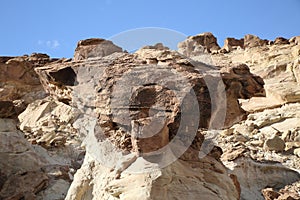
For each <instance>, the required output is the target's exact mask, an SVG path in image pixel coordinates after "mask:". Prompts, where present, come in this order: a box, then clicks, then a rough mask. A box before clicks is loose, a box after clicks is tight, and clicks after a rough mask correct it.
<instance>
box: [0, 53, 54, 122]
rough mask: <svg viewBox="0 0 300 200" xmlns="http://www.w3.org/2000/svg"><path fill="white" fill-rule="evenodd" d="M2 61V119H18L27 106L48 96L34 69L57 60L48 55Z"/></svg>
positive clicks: (0, 113)
mask: <svg viewBox="0 0 300 200" xmlns="http://www.w3.org/2000/svg"><path fill="white" fill-rule="evenodd" d="M0 60H1V62H0V82H1V84H0V117H3V118H6V117H16V116H17V115H18V114H19V113H21V112H22V111H23V110H24V109H25V108H26V105H27V104H29V103H31V102H33V101H34V100H35V99H39V98H44V97H45V95H46V93H45V91H44V90H43V88H42V86H41V84H40V80H39V78H38V75H37V74H36V73H35V71H34V68H35V67H39V66H43V65H45V64H46V63H50V62H53V61H55V60H53V59H50V58H49V56H48V55H46V54H32V55H31V56H20V57H5V58H2V59H0Z"/></svg>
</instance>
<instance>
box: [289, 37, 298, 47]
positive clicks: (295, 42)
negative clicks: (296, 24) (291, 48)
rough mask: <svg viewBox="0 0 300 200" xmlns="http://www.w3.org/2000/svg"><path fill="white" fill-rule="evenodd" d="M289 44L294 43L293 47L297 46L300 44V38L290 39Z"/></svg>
mask: <svg viewBox="0 0 300 200" xmlns="http://www.w3.org/2000/svg"><path fill="white" fill-rule="evenodd" d="M289 43H294V44H295V45H299V44H300V36H295V37H292V38H291V39H289Z"/></svg>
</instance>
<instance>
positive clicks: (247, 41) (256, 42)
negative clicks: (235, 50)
mask: <svg viewBox="0 0 300 200" xmlns="http://www.w3.org/2000/svg"><path fill="white" fill-rule="evenodd" d="M268 43H269V41H268V40H262V39H260V38H259V37H257V36H255V35H251V34H248V35H245V37H244V47H245V48H253V47H260V46H264V45H267V44H268Z"/></svg>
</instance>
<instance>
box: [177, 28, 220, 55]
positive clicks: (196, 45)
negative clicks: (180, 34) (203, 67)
mask: <svg viewBox="0 0 300 200" xmlns="http://www.w3.org/2000/svg"><path fill="white" fill-rule="evenodd" d="M219 49H220V46H219V45H218V43H217V38H216V37H215V36H214V35H213V34H212V33H202V34H199V35H195V36H190V37H188V38H187V39H186V40H185V41H183V42H180V43H179V44H178V52H179V53H182V54H183V55H186V56H188V57H193V56H198V55H199V54H203V53H211V52H217V51H218V50H219Z"/></svg>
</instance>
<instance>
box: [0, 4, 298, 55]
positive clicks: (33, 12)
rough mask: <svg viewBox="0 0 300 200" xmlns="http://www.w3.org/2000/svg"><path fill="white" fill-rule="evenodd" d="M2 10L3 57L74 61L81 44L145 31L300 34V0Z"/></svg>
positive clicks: (0, 52)
mask: <svg viewBox="0 0 300 200" xmlns="http://www.w3.org/2000/svg"><path fill="white" fill-rule="evenodd" d="M0 6H1V12H0V24H1V29H0V30H1V33H0V36H1V37H0V55H12V56H14V55H23V54H31V53H32V52H43V53H47V54H49V55H50V56H52V57H72V56H73V52H74V49H75V47H76V44H77V41H78V40H80V39H85V38H91V37H100V38H111V37H112V36H113V35H116V34H118V33H120V32H123V31H126V30H130V29H135V28H142V27H161V28H166V29H172V30H176V31H179V32H181V33H183V34H185V35H196V34H198V33H202V32H212V33H213V34H214V35H215V36H216V37H217V38H218V41H219V44H221V45H222V44H223V41H224V39H225V38H226V37H236V38H241V37H243V36H244V35H245V34H248V33H251V34H255V35H258V36H259V37H261V38H263V39H275V37H277V36H283V37H287V38H290V37H292V36H295V35H300V0H249V1H243V0H184V1H178V0H172V1H171V0H151V1H150V0H148V1H146V0H85V1H75V0H72V1H71V0H2V1H1V2H0ZM150 34H151V33H150ZM162 40H164V39H162ZM158 42H160V41H158ZM125 48H126V47H125Z"/></svg>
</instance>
